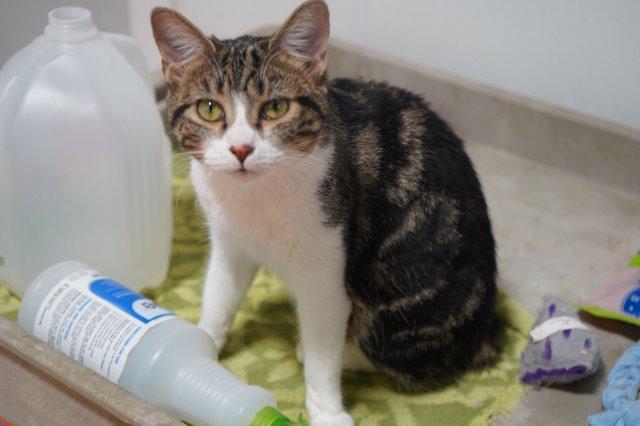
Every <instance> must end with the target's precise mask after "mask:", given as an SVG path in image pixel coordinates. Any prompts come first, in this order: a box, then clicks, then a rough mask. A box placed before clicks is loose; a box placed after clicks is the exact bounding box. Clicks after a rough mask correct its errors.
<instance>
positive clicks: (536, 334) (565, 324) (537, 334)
mask: <svg viewBox="0 0 640 426" xmlns="http://www.w3.org/2000/svg"><path fill="white" fill-rule="evenodd" d="M574 328H579V329H582V330H588V329H589V328H588V327H587V326H586V325H585V324H584V323H583V322H582V321H580V320H579V319H577V318H574V317H567V316H563V317H553V318H549V319H548V320H546V321H545V322H543V323H542V324H540V325H539V326H537V327H535V328H534V329H533V330H531V331H530V332H529V335H530V336H531V339H532V340H533V341H534V342H539V341H540V340H543V339H546V338H547V337H549V336H551V335H552V334H554V333H557V332H558V331H562V330H571V329H574Z"/></svg>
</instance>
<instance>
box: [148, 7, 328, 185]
mask: <svg viewBox="0 0 640 426" xmlns="http://www.w3.org/2000/svg"><path fill="white" fill-rule="evenodd" d="M328 18H329V17H328V11H327V8H326V5H325V4H324V3H323V2H322V1H317V0H316V1H310V2H306V3H304V4H303V5H301V6H300V7H299V8H298V9H296V11H295V12H294V13H293V14H292V15H291V17H290V18H289V19H288V20H287V21H286V22H285V24H284V25H283V26H282V28H281V29H280V30H279V31H278V32H276V34H274V35H273V36H272V37H249V36H244V37H240V38H237V39H233V40H224V41H220V40H217V39H215V38H214V37H211V38H207V37H205V36H204V35H203V34H202V33H201V32H200V31H199V30H198V29H197V28H196V27H195V26H193V24H191V23H190V22H189V21H187V20H186V19H185V18H184V17H182V16H181V15H180V14H178V13H177V12H175V11H172V10H169V9H156V10H154V12H153V14H152V17H151V21H152V25H153V31H154V36H155V38H156V42H157V44H158V48H159V50H160V53H161V54H162V57H163V62H162V65H163V72H164V75H165V78H166V80H167V83H168V87H169V93H168V96H167V114H168V118H169V120H170V122H171V125H172V127H173V132H174V134H175V136H176V137H177V138H178V140H179V141H180V142H181V143H182V145H183V146H184V148H185V150H186V151H187V152H189V153H190V154H191V155H192V156H193V157H194V158H196V159H197V160H198V161H200V162H202V163H203V164H204V165H205V166H206V167H207V168H208V169H210V170H211V171H215V172H225V173H232V174H234V175H237V176H239V177H243V178H245V177H246V176H249V175H252V176H253V175H256V176H257V175H259V174H261V173H262V172H265V171H267V170H269V169H270V168H271V167H272V166H274V165H276V164H279V163H281V162H286V161H296V159H299V158H302V157H304V156H306V155H307V154H308V153H309V152H311V151H312V150H313V148H314V147H315V145H316V144H317V142H318V140H319V136H320V132H321V130H322V127H323V123H324V116H325V111H326V107H327V106H326V84H325V81H326V78H325V74H326V61H325V46H326V41H327V38H328V35H329V20H328Z"/></svg>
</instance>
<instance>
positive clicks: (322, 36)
mask: <svg viewBox="0 0 640 426" xmlns="http://www.w3.org/2000/svg"><path fill="white" fill-rule="evenodd" d="M328 40H329V8H328V7H327V5H326V3H325V2H324V1H322V0H309V1H306V2H304V3H302V4H301V5H300V6H298V8H297V9H296V10H294V11H293V13H292V14H291V16H289V19H287V20H286V22H285V23H284V24H283V25H282V27H281V28H280V30H278V32H277V33H276V34H274V35H273V36H272V37H271V40H270V42H269V48H280V49H282V50H283V51H284V52H286V53H288V54H289V55H292V56H295V57H297V58H300V59H303V60H305V61H308V62H309V65H311V67H310V69H311V70H312V72H314V73H317V74H318V75H321V74H324V72H325V71H326V69H327V51H326V49H327V41H328Z"/></svg>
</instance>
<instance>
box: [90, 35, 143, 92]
mask: <svg viewBox="0 0 640 426" xmlns="http://www.w3.org/2000/svg"><path fill="white" fill-rule="evenodd" d="M100 33H101V34H102V35H103V36H104V37H105V38H106V39H107V40H108V41H109V42H110V43H111V44H112V45H113V47H115V48H116V49H117V50H118V51H119V52H120V54H121V55H122V56H124V57H125V59H126V60H127V61H128V62H129V64H131V66H132V67H133V69H135V70H136V72H137V73H138V75H139V76H140V78H142V81H144V84H145V85H146V86H147V88H148V89H149V92H151V94H152V95H153V94H154V89H153V84H152V83H151V77H150V76H149V69H148V68H147V63H146V61H145V58H144V54H143V53H142V49H141V48H140V46H139V45H138V43H137V42H136V41H135V39H134V38H133V37H129V36H127V35H124V34H116V33H108V32H104V31H101V32H100Z"/></svg>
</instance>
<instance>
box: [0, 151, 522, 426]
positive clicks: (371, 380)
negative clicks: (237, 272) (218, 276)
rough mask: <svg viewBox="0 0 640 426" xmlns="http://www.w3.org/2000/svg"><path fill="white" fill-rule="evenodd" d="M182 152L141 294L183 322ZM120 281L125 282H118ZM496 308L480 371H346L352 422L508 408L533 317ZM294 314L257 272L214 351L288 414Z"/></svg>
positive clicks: (188, 190) (451, 416) (191, 267)
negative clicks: (397, 375)
mask: <svg viewBox="0 0 640 426" xmlns="http://www.w3.org/2000/svg"><path fill="white" fill-rule="evenodd" d="M187 170H188V161H187V158H186V156H185V155H183V154H176V155H175V157H174V207H175V209H174V213H175V218H174V222H175V227H174V241H173V252H172V257H171V267H170V271H169V276H168V277H167V279H166V281H165V282H164V283H163V284H162V285H160V286H158V287H156V288H150V289H147V290H145V291H144V294H145V295H146V296H148V297H150V298H152V299H154V300H156V301H157V302H159V303H160V304H162V305H164V306H165V307H167V308H168V309H171V310H173V311H174V312H175V313H176V314H178V315H180V316H182V317H184V318H186V319H187V320H189V321H192V322H196V321H197V320H198V317H199V315H200V301H201V297H200V295H201V291H202V280H203V276H204V268H205V261H206V257H207V254H208V250H209V244H208V241H207V230H206V226H205V220H204V217H203V214H202V213H201V212H199V210H198V208H197V206H196V203H195V198H194V197H195V195H194V192H193V188H192V187H191V184H190V183H189V180H188V178H187ZM125 284H126V283H125ZM18 307H19V301H18V299H17V298H16V297H15V296H12V295H11V294H10V293H9V291H8V290H7V289H6V287H2V286H0V315H4V316H6V317H8V318H9V319H11V320H13V321H15V320H16V318H17V310H18ZM499 310H500V312H501V314H502V316H503V317H504V318H505V320H506V322H507V324H508V328H507V332H506V345H505V353H504V357H503V359H502V360H501V361H500V362H499V363H498V364H497V365H496V366H495V367H493V368H491V369H488V370H485V371H483V372H473V373H468V374H465V375H464V376H463V377H462V379H461V380H459V381H458V382H457V383H456V384H455V385H450V386H447V387H445V388H441V389H438V390H434V391H432V392H426V393H422V394H405V393H402V392H399V391H397V390H396V388H395V387H394V386H393V383H392V382H391V381H390V380H389V379H387V378H385V377H384V376H382V375H381V374H378V373H353V372H345V373H344V375H343V377H344V378H343V384H344V385H343V394H344V399H345V405H346V407H347V410H348V411H349V413H351V415H352V416H353V417H354V419H355V420H356V423H357V424H359V425H366V426H376V425H381V426H382V425H384V426H392V425H398V426H410V425H421V424H427V423H428V424H434V425H445V424H446V425H485V424H490V423H491V418H492V417H493V416H495V415H497V414H508V413H509V412H510V411H511V410H512V409H513V408H514V407H515V405H516V404H517V403H518V401H519V399H520V397H521V395H522V394H523V391H524V388H523V386H522V385H521V384H520V382H519V380H518V368H519V363H520V354H521V353H522V351H523V349H524V347H525V345H526V343H527V337H526V335H527V332H528V331H529V329H530V328H531V325H532V323H533V320H532V318H531V316H530V315H529V314H528V313H527V312H525V311H524V310H523V309H522V308H520V307H519V306H518V305H517V304H516V302H515V301H514V300H513V299H510V298H509V297H507V296H505V295H504V294H501V295H500V297H499ZM296 342H297V320H296V316H295V313H294V310H293V307H292V306H291V304H290V302H289V299H288V296H287V294H286V292H285V289H284V287H283V286H282V283H281V282H280V281H279V280H278V279H277V278H276V277H275V276H273V275H270V274H269V273H267V272H266V271H260V272H259V273H258V275H257V276H256V278H255V281H254V283H253V285H252V287H251V289H250V290H249V293H248V295H247V298H246V300H245V301H244V303H243V304H242V306H241V308H240V311H239V312H238V315H237V317H236V319H235V322H234V325H233V328H232V330H231V333H230V335H229V339H228V341H227V344H226V346H225V348H224V350H223V351H222V353H221V355H220V359H221V362H222V363H223V364H224V365H225V366H227V367H228V368H229V369H230V370H231V371H233V372H234V373H235V374H237V375H238V376H239V377H241V378H242V379H243V380H245V381H247V382H249V383H252V384H257V385H260V386H262V387H264V388H266V389H268V390H270V391H272V392H273V393H274V394H275V396H276V398H277V399H278V407H279V409H280V410H281V411H282V412H283V413H284V414H286V415H287V416H289V418H292V419H301V418H308V417H307V414H306V411H305V408H304V379H303V377H302V368H301V366H300V364H299V363H298V361H297V360H296V357H295V347H296Z"/></svg>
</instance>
